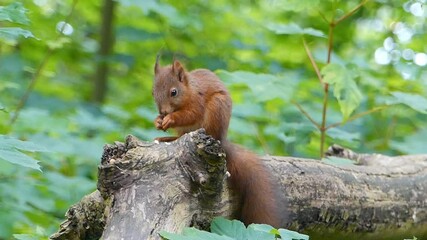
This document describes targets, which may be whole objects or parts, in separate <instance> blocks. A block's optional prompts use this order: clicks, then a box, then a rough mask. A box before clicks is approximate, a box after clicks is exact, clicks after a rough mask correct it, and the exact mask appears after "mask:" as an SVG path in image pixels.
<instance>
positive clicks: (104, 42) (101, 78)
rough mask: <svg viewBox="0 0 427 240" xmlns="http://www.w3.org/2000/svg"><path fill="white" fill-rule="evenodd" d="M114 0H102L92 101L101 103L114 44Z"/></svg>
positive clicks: (105, 88) (103, 97) (105, 91)
mask: <svg viewBox="0 0 427 240" xmlns="http://www.w3.org/2000/svg"><path fill="white" fill-rule="evenodd" d="M115 5H116V2H115V1H114V0H104V6H103V8H102V23H101V32H100V44H99V45H100V47H99V51H98V56H97V66H96V75H95V82H94V86H93V94H92V100H93V101H94V102H96V103H102V102H103V101H104V99H105V95H106V93H107V87H108V72H109V61H110V59H109V58H110V54H111V52H112V49H113V44H114V31H113V29H114V27H113V19H114V8H115Z"/></svg>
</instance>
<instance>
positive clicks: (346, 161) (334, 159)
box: [322, 157, 356, 166]
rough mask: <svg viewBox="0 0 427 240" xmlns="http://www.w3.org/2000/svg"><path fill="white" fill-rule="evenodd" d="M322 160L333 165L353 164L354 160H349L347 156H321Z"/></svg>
mask: <svg viewBox="0 0 427 240" xmlns="http://www.w3.org/2000/svg"><path fill="white" fill-rule="evenodd" d="M322 162H324V163H327V164H330V165H334V166H346V165H347V166H348V165H355V164H356V162H355V161H353V160H350V159H348V158H340V157H327V158H323V159H322Z"/></svg>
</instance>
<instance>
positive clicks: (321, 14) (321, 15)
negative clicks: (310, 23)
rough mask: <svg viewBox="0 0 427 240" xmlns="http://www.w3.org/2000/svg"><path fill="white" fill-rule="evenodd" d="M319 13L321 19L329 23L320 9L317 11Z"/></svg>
mask: <svg viewBox="0 0 427 240" xmlns="http://www.w3.org/2000/svg"><path fill="white" fill-rule="evenodd" d="M319 15H320V17H322V19H323V20H324V21H325V22H326V23H328V24H329V21H328V19H327V18H326V16H325V15H324V14H323V13H322V12H321V11H319Z"/></svg>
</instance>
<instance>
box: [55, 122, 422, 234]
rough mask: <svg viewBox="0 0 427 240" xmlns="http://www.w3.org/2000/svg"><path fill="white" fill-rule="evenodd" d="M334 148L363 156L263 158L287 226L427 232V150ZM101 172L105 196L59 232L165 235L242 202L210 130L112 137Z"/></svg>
mask: <svg viewBox="0 0 427 240" xmlns="http://www.w3.org/2000/svg"><path fill="white" fill-rule="evenodd" d="M328 153H329V155H335V156H340V157H347V158H351V159H354V160H357V164H356V165H352V164H347V165H331V164H327V163H325V162H322V161H319V160H312V159H301V158H293V157H275V156H266V157H263V158H262V159H263V161H264V162H265V163H266V165H267V166H268V167H269V168H270V170H271V174H272V176H273V177H274V178H276V179H277V181H278V183H279V185H280V186H281V192H280V194H281V195H282V200H283V201H282V202H283V206H284V212H285V214H286V219H287V220H286V223H285V224H284V226H283V227H285V228H289V229H292V230H297V231H300V232H303V233H306V234H309V235H310V237H311V239H320V238H326V237H327V238H329V239H334V238H336V239H342V238H344V237H345V239H361V238H363V239H381V238H382V239H404V238H412V236H416V237H418V238H423V237H424V238H425V237H427V155H415V156H401V157H388V156H383V155H378V154H376V155H360V154H357V153H354V152H351V151H350V150H346V149H343V148H340V147H339V146H333V147H331V148H330V150H329V151H328ZM98 175H99V179H98V191H96V192H95V193H92V194H91V196H96V197H95V198H89V199H92V200H89V202H90V203H89V204H88V203H87V202H84V201H82V202H80V203H77V204H76V205H75V206H73V207H72V208H70V210H71V209H72V213H73V214H69V212H70V210H69V212H68V213H67V220H66V221H65V222H64V223H63V224H62V225H61V229H60V230H59V231H58V233H56V234H54V235H52V236H51V239H97V238H100V237H101V238H102V239H130V240H131V239H159V238H160V237H159V235H158V233H159V231H161V230H166V231H169V232H180V231H181V230H182V229H183V228H184V227H187V226H196V227H198V228H201V229H207V228H208V226H209V222H210V221H211V219H212V218H213V217H214V216H225V217H233V213H234V212H235V211H234V210H235V209H236V208H237V207H238V206H236V204H237V201H235V199H234V194H233V192H230V191H229V188H228V186H227V181H226V179H227V172H226V169H225V158H224V152H223V150H222V148H221V147H220V144H219V142H218V141H216V140H214V139H212V138H211V137H209V136H207V135H205V134H204V131H203V130H198V131H195V132H192V133H189V134H186V135H184V136H183V137H181V138H179V139H178V140H176V141H174V142H171V143H154V142H143V141H140V140H138V139H136V138H135V137H132V136H128V137H127V138H126V142H125V143H115V144H113V145H107V146H106V147H105V149H104V154H103V156H102V159H101V165H100V166H99V174H98ZM100 196H102V197H100ZM86 200H87V198H86ZM94 213H102V214H101V215H95V216H96V217H93V215H94ZM77 216H78V217H77ZM84 216H88V217H86V218H85V217H84ZM90 216H92V217H90ZM81 221H85V222H84V223H82V222H81ZM100 229H102V231H101V230H100ZM65 233H66V234H65ZM73 234H74V235H73Z"/></svg>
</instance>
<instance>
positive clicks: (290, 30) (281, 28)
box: [267, 1, 326, 37]
mask: <svg viewBox="0 0 427 240" xmlns="http://www.w3.org/2000/svg"><path fill="white" fill-rule="evenodd" d="M300 2H304V1H300ZM267 28H268V29H269V30H271V31H273V32H274V33H276V34H289V35H311V36H315V37H325V36H326V35H325V34H324V33H323V32H322V31H320V30H317V29H314V28H302V27H300V26H298V25H297V24H295V23H290V24H279V23H270V24H267Z"/></svg>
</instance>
